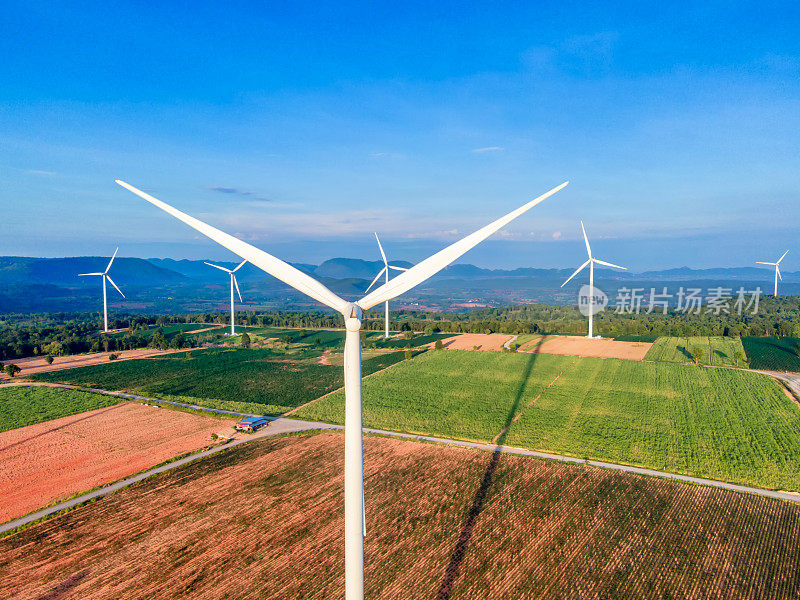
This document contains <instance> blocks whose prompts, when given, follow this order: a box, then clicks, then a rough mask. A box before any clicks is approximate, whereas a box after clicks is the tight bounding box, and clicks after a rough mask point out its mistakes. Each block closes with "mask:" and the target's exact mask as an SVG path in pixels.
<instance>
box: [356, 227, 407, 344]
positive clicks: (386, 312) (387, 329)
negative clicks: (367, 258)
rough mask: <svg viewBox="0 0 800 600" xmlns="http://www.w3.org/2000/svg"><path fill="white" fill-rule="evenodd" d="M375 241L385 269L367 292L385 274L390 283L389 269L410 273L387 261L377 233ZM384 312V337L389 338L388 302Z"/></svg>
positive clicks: (376, 277)
mask: <svg viewBox="0 0 800 600" xmlns="http://www.w3.org/2000/svg"><path fill="white" fill-rule="evenodd" d="M375 239H376V240H378V248H379V249H380V251H381V258H383V268H382V269H381V270H380V273H378V274H377V275H375V279H373V280H372V283H370V284H369V287H368V288H367V290H366V291H367V292H368V291H370V290H371V289H372V286H373V285H375V282H376V281H378V279H380V276H381V275H383V274H384V273H386V283H389V269H394V270H395V271H408V269H404V268H403V267H396V266H394V265H390V264H389V261H388V260H386V253H385V252H384V251H383V246H381V240H380V238H379V237H378V234H377V233H376V234H375ZM365 293H366V292H365ZM384 312H385V315H386V328H385V329H386V331H385V333H384V334H383V337H385V338H388V337H389V301H388V300H387V301H386V302H385V303H384Z"/></svg>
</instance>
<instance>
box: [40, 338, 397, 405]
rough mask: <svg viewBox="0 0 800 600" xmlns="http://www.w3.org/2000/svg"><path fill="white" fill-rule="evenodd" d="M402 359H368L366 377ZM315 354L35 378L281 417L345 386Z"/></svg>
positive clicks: (196, 356)
mask: <svg viewBox="0 0 800 600" xmlns="http://www.w3.org/2000/svg"><path fill="white" fill-rule="evenodd" d="M400 360H403V353H402V352H394V353H391V354H383V355H380V356H374V357H371V358H368V359H366V360H364V362H363V367H362V369H363V372H364V374H370V373H374V372H375V371H377V370H380V369H383V368H385V367H387V366H389V365H391V364H394V363H395V362H399V361H400ZM318 362H319V353H318V352H314V351H312V350H294V351H289V352H280V351H273V350H267V349H259V350H256V349H252V350H244V349H239V348H231V349H209V350H195V351H192V352H186V353H183V352H182V353H177V354H170V355H166V356H162V357H157V358H152V359H140V360H129V361H123V362H118V363H104V364H100V365H95V366H90V367H83V368H80V369H67V370H64V371H56V372H52V373H42V374H38V375H34V376H33V378H34V379H37V380H40V381H58V382H64V383H70V384H74V385H82V386H87V387H95V388H99V389H105V390H126V391H129V392H133V393H137V394H141V395H143V396H154V397H157V398H163V399H172V400H178V401H182V402H191V403H193V404H198V405H201V406H208V407H211V408H222V409H226V410H235V411H239V412H248V413H254V414H263V415H279V414H282V413H283V412H286V411H287V410H289V409H291V408H294V407H296V406H299V405H301V404H304V403H306V402H308V401H310V400H313V399H314V398H317V397H319V396H321V395H323V394H326V393H328V392H331V391H333V390H335V389H337V388H339V387H341V386H342V383H343V374H342V368H341V366H336V365H321V364H318Z"/></svg>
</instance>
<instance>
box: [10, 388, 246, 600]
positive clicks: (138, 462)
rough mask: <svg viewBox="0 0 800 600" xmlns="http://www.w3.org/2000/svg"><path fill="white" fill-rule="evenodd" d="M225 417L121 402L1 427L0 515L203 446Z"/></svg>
mask: <svg viewBox="0 0 800 600" xmlns="http://www.w3.org/2000/svg"><path fill="white" fill-rule="evenodd" d="M52 391H53V392H68V391H69V390H52ZM67 397H68V396H67ZM54 400H56V398H54ZM231 423H233V421H231V420H230V418H226V419H220V418H217V417H210V416H207V415H194V414H188V413H185V412H180V411H175V410H163V409H159V408H155V407H152V406H144V405H142V404H136V403H133V402H122V403H119V404H115V405H113V406H106V407H105V408H98V409H96V410H91V411H88V412H82V413H80V414H75V415H70V416H67V417H61V418H60V419H54V420H51V421H46V422H43V423H37V424H35V425H28V426H27V427H19V428H17V429H12V430H10V431H4V432H0V498H2V499H3V501H2V502H0V522H5V521H8V520H9V519H13V518H16V517H19V516H22V515H24V514H26V513H29V512H31V511H32V510H36V509H38V508H42V507H43V506H47V505H49V504H51V503H53V502H56V501H58V500H62V499H64V498H67V497H69V496H71V495H73V494H77V493H80V492H85V491H87V490H90V489H92V488H95V487H98V486H101V485H104V484H107V483H111V482H112V481H116V480H117V479H121V478H122V477H126V476H128V475H133V474H134V473H137V472H139V471H141V470H144V469H146V468H148V467H152V466H154V465H157V464H158V463H160V462H163V461H165V460H169V459H171V458H174V457H175V456H178V455H180V454H183V453H186V452H190V451H193V450H197V449H199V448H202V447H203V446H206V445H208V444H210V443H211V439H210V438H211V434H212V433H216V432H217V431H220V430H222V429H225V428H226V426H227V427H230V424H231ZM8 597H9V596H8V595H3V594H0V598H8Z"/></svg>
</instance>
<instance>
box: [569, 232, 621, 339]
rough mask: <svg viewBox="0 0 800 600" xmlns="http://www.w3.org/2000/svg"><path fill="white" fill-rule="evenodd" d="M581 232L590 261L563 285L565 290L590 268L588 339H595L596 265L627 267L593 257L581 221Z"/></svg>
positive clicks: (616, 267)
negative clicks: (587, 267) (570, 282)
mask: <svg viewBox="0 0 800 600" xmlns="http://www.w3.org/2000/svg"><path fill="white" fill-rule="evenodd" d="M581 231H582V232H583V241H584V242H586V253H587V254H588V255H589V260H587V261H586V262H585V263H583V264H582V265H581V266H580V267H578V268H577V269H576V270H575V272H574V273H573V274H572V275H570V276H569V277H568V278H567V280H566V281H565V282H564V283H562V284H561V287H562V288H563V287H564V286H565V285H567V284H568V283H569V281H570V280H571V279H572V278H573V277H575V275H577V274H578V273H580V272H581V271H582V270H583V269H584V268H586V266H587V265H588V266H589V335H587V336H586V337H588V338H593V337H594V332H593V331H592V326H593V323H594V265H595V263H597V264H598V265H604V266H606V267H614V268H615V269H625V267H620V266H619V265H614V264H611V263H610V262H605V261H604V260H600V259H597V258H594V257H593V256H592V248H591V246H589V238H588V237H586V228H585V227H584V226H583V221H581Z"/></svg>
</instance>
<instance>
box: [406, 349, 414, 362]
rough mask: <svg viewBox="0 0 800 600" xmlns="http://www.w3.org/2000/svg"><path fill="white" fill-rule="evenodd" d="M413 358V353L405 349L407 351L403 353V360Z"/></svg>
mask: <svg viewBox="0 0 800 600" xmlns="http://www.w3.org/2000/svg"><path fill="white" fill-rule="evenodd" d="M413 356H414V353H413V352H411V349H407V350H406V353H405V358H406V360H408V359H409V358H411V357H413Z"/></svg>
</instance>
